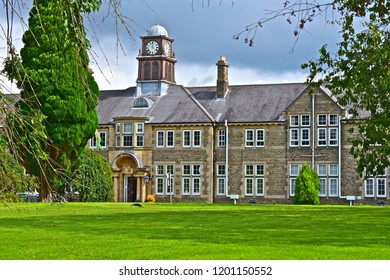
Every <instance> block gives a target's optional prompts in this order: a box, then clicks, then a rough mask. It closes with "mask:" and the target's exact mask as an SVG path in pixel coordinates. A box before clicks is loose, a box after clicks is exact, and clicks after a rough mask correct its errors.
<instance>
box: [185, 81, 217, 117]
mask: <svg viewBox="0 0 390 280" xmlns="http://www.w3.org/2000/svg"><path fill="white" fill-rule="evenodd" d="M180 87H181V88H182V89H183V90H184V92H185V93H186V94H187V95H188V97H189V98H191V100H192V101H193V102H194V103H195V104H196V105H197V106H198V107H199V109H201V110H202V112H203V113H204V114H205V115H206V116H207V117H208V118H209V119H210V120H211V121H212V122H215V119H214V118H213V116H212V115H211V114H210V113H209V112H208V111H207V110H206V108H204V107H203V105H202V104H200V102H199V101H198V100H197V99H196V98H195V97H194V96H193V95H192V93H191V92H190V91H189V90H188V89H187V88H186V87H185V86H183V85H180Z"/></svg>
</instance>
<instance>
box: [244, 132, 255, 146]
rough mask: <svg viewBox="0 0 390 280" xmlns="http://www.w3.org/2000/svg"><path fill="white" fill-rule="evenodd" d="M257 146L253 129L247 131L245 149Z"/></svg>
mask: <svg viewBox="0 0 390 280" xmlns="http://www.w3.org/2000/svg"><path fill="white" fill-rule="evenodd" d="M254 145H255V132H254V130H253V129H247V130H245V147H253V146H254Z"/></svg>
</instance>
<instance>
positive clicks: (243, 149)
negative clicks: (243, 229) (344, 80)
mask: <svg viewBox="0 0 390 280" xmlns="http://www.w3.org/2000/svg"><path fill="white" fill-rule="evenodd" d="M156 30H157V31H158V30H161V26H159V28H157V29H156ZM164 30H165V29H164ZM141 38H142V40H143V48H144V49H143V50H142V51H141V52H140V56H139V57H138V58H137V59H138V60H139V61H151V62H153V61H160V62H161V61H169V59H172V60H173V59H174V58H169V57H166V56H170V55H172V54H173V51H172V49H171V48H170V49H169V52H165V53H163V52H161V51H160V52H159V53H158V55H156V56H153V55H148V54H146V53H145V52H146V50H145V45H146V43H147V42H150V40H152V39H153V40H154V41H155V42H157V43H158V42H163V41H164V40H165V41H168V42H169V43H170V47H173V45H172V42H173V39H171V38H169V37H168V36H167V32H166V31H165V32H164V33H163V34H162V35H159V33H158V32H157V33H156V32H153V37H148V36H144V37H141ZM160 50H161V49H160ZM156 65H157V64H156ZM139 67H144V66H143V64H142V63H140V64H139ZM227 69H228V63H227V61H226V59H225V58H224V57H221V58H220V60H219V61H218V63H217V81H216V86H213V87H198V88H186V87H183V86H178V85H176V84H175V83H174V82H173V81H167V80H164V81H161V80H156V81H153V80H147V82H148V86H151V87H150V88H153V84H154V83H156V85H160V84H161V83H164V85H165V88H164V91H159V90H156V91H143V90H140V89H139V87H144V86H145V83H144V82H145V81H144V80H143V78H142V76H139V78H138V80H137V87H132V88H128V89H126V90H118V91H104V92H102V93H101V97H100V102H99V106H98V114H99V119H100V124H99V128H98V130H99V132H100V136H101V138H103V140H104V141H103V143H104V148H103V150H101V151H99V152H100V153H102V154H103V155H104V156H105V157H106V158H107V159H108V161H109V163H110V165H111V166H112V170H113V172H114V176H113V181H114V186H115V200H116V201H118V202H130V201H145V199H146V196H147V195H149V194H151V195H154V196H155V198H156V200H157V201H197V202H206V203H292V197H293V195H294V187H295V179H296V176H297V175H298V173H299V169H300V167H301V165H302V164H304V163H308V164H310V165H311V166H312V167H313V168H314V169H315V170H316V171H317V173H318V174H319V177H320V182H321V190H320V193H319V196H320V198H321V202H322V203H344V204H346V203H377V202H378V201H379V200H383V201H386V200H388V198H389V183H388V182H389V180H388V179H389V178H388V172H387V173H386V174H384V175H383V176H379V177H377V178H369V179H368V181H363V180H362V179H361V178H359V177H358V175H357V173H356V172H355V165H356V164H355V160H354V158H353V157H352V156H351V154H350V153H349V151H350V148H351V145H350V142H349V138H350V137H351V134H350V132H349V130H350V128H351V127H353V126H354V125H355V124H356V121H354V120H351V119H350V118H347V117H348V112H347V110H346V109H345V108H343V107H341V106H339V105H338V104H337V101H336V100H335V99H333V98H332V97H331V94H330V93H329V92H328V91H327V90H326V89H324V88H311V87H308V86H307V85H305V84H303V83H302V84H299V83H297V84H275V85H241V86H230V85H229V81H228V72H227ZM144 70H145V69H139V72H140V73H143V71H144ZM156 88H158V86H156ZM90 147H91V148H92V149H96V148H97V146H96V139H91V141H90Z"/></svg>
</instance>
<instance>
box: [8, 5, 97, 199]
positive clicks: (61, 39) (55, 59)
mask: <svg viewBox="0 0 390 280" xmlns="http://www.w3.org/2000/svg"><path fill="white" fill-rule="evenodd" d="M83 2H84V1H71V4H69V2H68V1H61V0H57V1H53V0H36V1H34V5H33V8H32V9H31V11H30V15H29V22H28V23H29V29H28V30H27V31H26V32H25V33H24V35H23V43H24V47H23V48H22V49H21V51H20V55H21V60H20V63H19V64H18V65H17V70H18V72H17V75H15V76H16V77H18V78H17V82H18V86H19V87H20V88H21V89H22V90H21V100H20V101H18V102H17V107H18V108H19V112H20V114H21V116H22V119H23V120H24V121H25V122H23V123H22V124H23V125H22V124H21V122H19V116H18V118H17V119H15V118H14V119H12V118H11V119H10V121H9V126H10V127H11V128H12V129H13V133H12V135H13V136H14V137H16V136H18V137H19V138H18V139H17V140H16V141H14V142H17V143H19V148H20V150H21V157H22V160H23V162H24V165H25V166H26V169H27V170H28V172H29V173H31V174H34V175H36V176H37V177H38V178H39V179H40V183H41V193H40V194H41V198H42V199H43V200H45V199H46V198H48V196H50V194H51V191H52V190H54V189H55V188H56V187H58V186H60V185H61V184H63V183H64V179H67V178H66V176H69V175H70V172H71V170H72V166H73V164H74V162H75V161H76V160H77V158H78V156H79V154H80V153H81V152H82V151H83V150H84V147H85V145H86V143H87V140H88V139H89V138H90V137H92V136H93V135H94V132H95V130H96V127H97V123H98V119H97V113H96V106H97V101H98V96H99V88H98V86H97V84H96V82H95V80H94V78H93V77H92V75H91V73H90V72H89V69H88V63H89V59H88V55H87V49H88V47H89V43H88V41H87V40H86V38H85V30H84V25H83V19H82V15H81V11H82V9H85V8H84V6H80V4H82V3H83ZM91 2H96V1H91ZM98 2H99V1H98ZM26 120H27V123H30V125H25V124H26ZM37 124H38V125H39V124H42V127H41V128H40V131H41V132H42V133H41V137H36V136H37V135H36V131H37V129H36V125H37ZM32 143H33V144H34V145H32ZM37 154H38V155H39V156H37Z"/></svg>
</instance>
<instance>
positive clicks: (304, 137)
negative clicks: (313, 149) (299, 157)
mask: <svg viewBox="0 0 390 280" xmlns="http://www.w3.org/2000/svg"><path fill="white" fill-rule="evenodd" d="M301 146H304V147H307V146H310V129H309V128H302V129H301Z"/></svg>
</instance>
